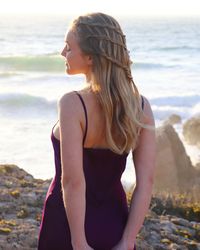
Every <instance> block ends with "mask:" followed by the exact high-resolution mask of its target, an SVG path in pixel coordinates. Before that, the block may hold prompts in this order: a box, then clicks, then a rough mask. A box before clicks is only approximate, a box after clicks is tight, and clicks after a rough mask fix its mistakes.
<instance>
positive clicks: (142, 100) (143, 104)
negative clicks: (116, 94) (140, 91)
mask: <svg viewBox="0 0 200 250" xmlns="http://www.w3.org/2000/svg"><path fill="white" fill-rule="evenodd" d="M141 98H142V110H143V109H144V97H143V96H142V95H141Z"/></svg>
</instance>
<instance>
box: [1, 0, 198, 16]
mask: <svg viewBox="0 0 200 250" xmlns="http://www.w3.org/2000/svg"><path fill="white" fill-rule="evenodd" d="M0 6H1V7H0V14H1V13H47V14H48V13H56V14H62V13H63V14H67V15H69V14H80V13H86V12H92V11H101V12H105V13H110V14H118V15H119V14H121V15H132V16H149V15H150V16H160V15H161V16H163V15H173V16H199V17H200V0H137V1H136V0H101V1H98V0H70V1H69V0H0Z"/></svg>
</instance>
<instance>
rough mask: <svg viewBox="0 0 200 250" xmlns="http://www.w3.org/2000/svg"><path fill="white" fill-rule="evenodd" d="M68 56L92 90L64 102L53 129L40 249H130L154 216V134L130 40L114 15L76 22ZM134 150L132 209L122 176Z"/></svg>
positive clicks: (68, 65) (69, 65) (73, 70)
mask: <svg viewBox="0 0 200 250" xmlns="http://www.w3.org/2000/svg"><path fill="white" fill-rule="evenodd" d="M65 43H66V44H65V47H64V49H63V51H62V53H61V54H62V56H63V57H64V59H65V62H66V71H67V73H68V74H70V75H73V74H84V75H85V77H86V87H85V88H84V89H82V90H80V91H79V92H77V91H73V92H70V93H67V94H65V95H64V96H63V97H62V98H61V99H60V101H59V105H58V108H59V120H58V122H57V124H56V125H55V126H54V128H53V129H52V137H51V138H52V143H53V147H54V152H55V165H56V176H55V178H54V179H53V181H52V183H51V185H50V187H49V190H48V193H47V197H46V201H45V206H44V210H43V218H42V223H41V230H40V237H39V246H38V249H39V250H45V249H48V250H51V249H52V250H53V249H54V250H64V249H65V250H71V249H73V250H90V249H95V250H111V249H113V250H130V249H131V250H132V249H135V241H136V236H137V233H138V232H139V230H140V228H141V225H142V223H143V220H144V217H145V214H146V212H147V210H148V207H149V203H150V199H151V190H152V184H153V170H154V161H155V134H154V130H153V129H151V128H152V127H153V126H154V119H153V115H152V111H151V108H150V105H149V102H148V101H147V99H146V98H144V97H141V96H140V95H139V92H138V90H137V87H136V86H135V84H134V82H133V79H132V76H131V69H130V65H131V61H130V58H129V53H128V50H127V47H126V41H125V36H124V34H123V33H122V30H121V28H120V26H119V24H118V23H117V21H116V20H115V19H114V18H112V17H111V16H108V15H105V14H102V13H93V14H88V15H85V16H80V17H79V18H78V19H76V20H74V21H73V23H72V25H71V27H70V29H69V31H68V33H67V35H66V38H65ZM130 151H132V153H133V160H134V164H135V172H136V182H137V185H136V188H135V190H134V193H133V197H132V201H131V206H130V210H129V211H128V206H127V201H126V195H125V192H124V190H123V187H122V184H121V181H120V178H121V175H122V173H123V171H124V169H125V164H126V158H127V155H128V153H129V152H130Z"/></svg>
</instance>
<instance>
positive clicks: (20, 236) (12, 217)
mask: <svg viewBox="0 0 200 250" xmlns="http://www.w3.org/2000/svg"><path fill="white" fill-rule="evenodd" d="M49 184H50V181H49V180H47V181H43V180H39V179H34V178H33V176H31V175H30V174H28V173H27V172H25V171H24V170H23V169H20V168H19V167H17V166H16V165H8V164H5V165H0V190H1V191H0V250H11V249H20V250H28V249H37V239H38V232H39V224H40V219H41V214H42V206H43V203H44V199H45V194H46V191H47V188H48V186H49Z"/></svg>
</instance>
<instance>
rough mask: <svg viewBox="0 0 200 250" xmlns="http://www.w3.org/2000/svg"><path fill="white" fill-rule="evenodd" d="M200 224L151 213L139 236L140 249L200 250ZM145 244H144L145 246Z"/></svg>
mask: <svg viewBox="0 0 200 250" xmlns="http://www.w3.org/2000/svg"><path fill="white" fill-rule="evenodd" d="M199 237H200V223H196V222H189V221H187V220H185V219H182V218H178V217H175V216H170V215H164V216H162V215H161V216H158V215H156V214H155V213H153V212H151V211H150V212H149V214H148V215H147V216H146V218H145V221H144V224H143V227H142V229H141V231H140V233H139V236H138V241H140V242H138V244H137V246H140V247H139V248H138V249H141V250H149V249H153V250H161V249H163V250H165V249H174V250H175V249H177V250H187V249H194V250H200V243H199V242H200V241H199V240H200V238H199ZM143 242H144V244H143Z"/></svg>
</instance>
